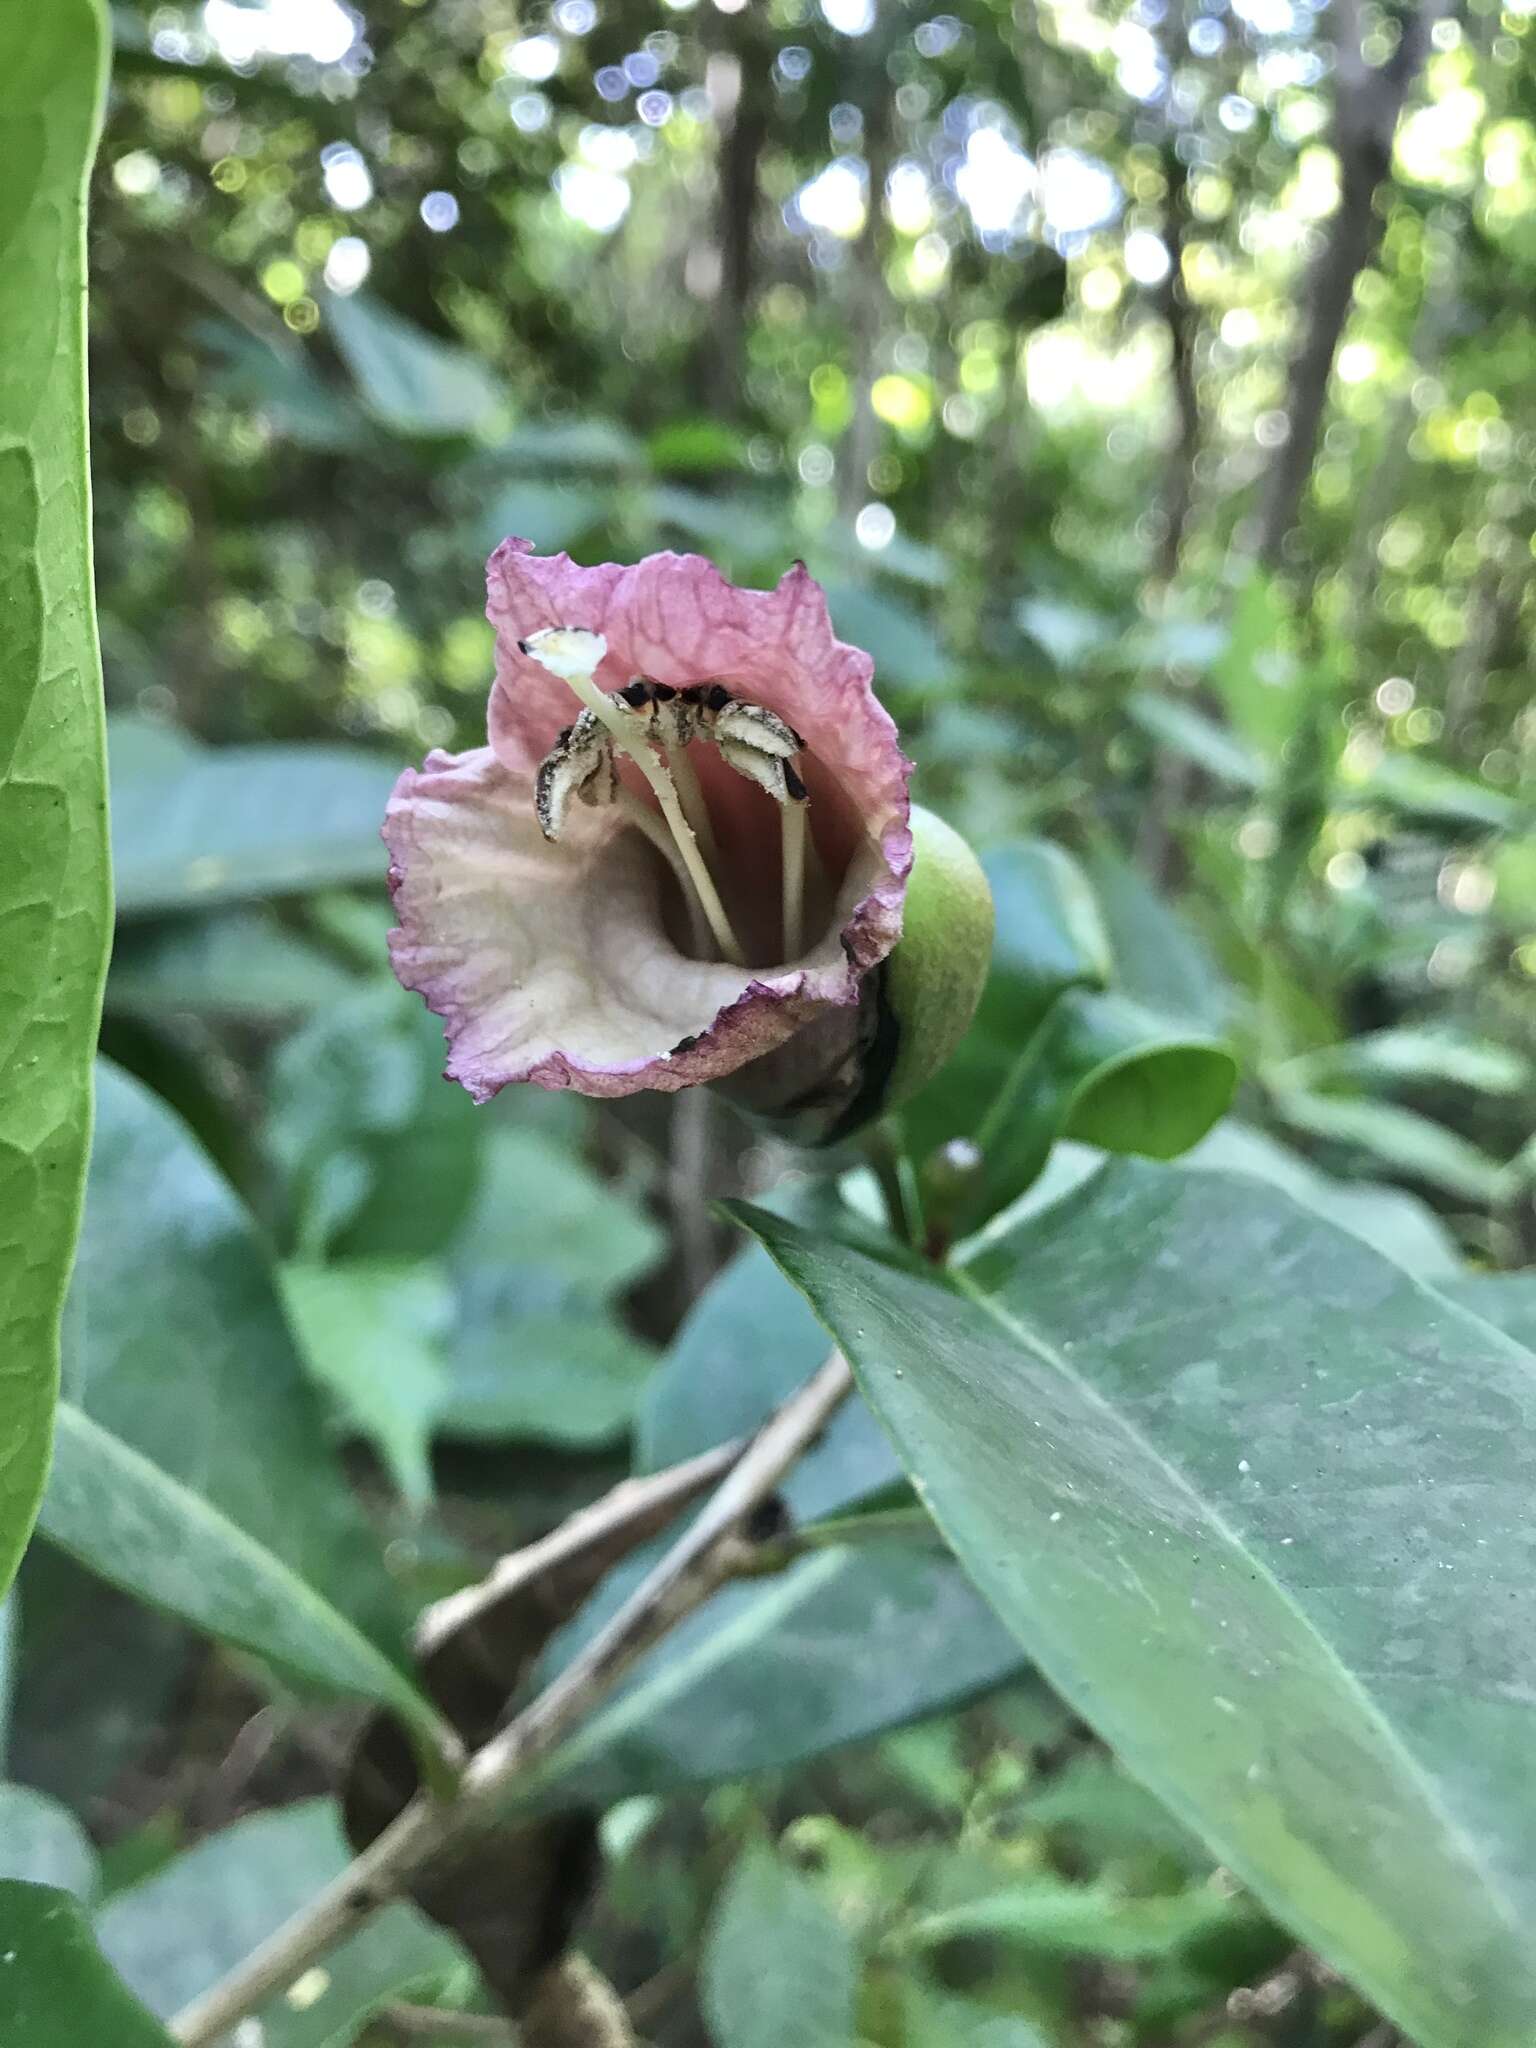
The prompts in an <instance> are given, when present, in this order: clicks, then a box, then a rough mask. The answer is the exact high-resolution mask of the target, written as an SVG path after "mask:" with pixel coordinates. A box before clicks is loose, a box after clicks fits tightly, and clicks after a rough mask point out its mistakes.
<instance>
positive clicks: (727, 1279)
mask: <svg viewBox="0 0 1536 2048" xmlns="http://www.w3.org/2000/svg"><path fill="white" fill-rule="evenodd" d="M826 1355H827V1333H826V1331H825V1330H824V1329H823V1328H822V1326H821V1324H820V1323H819V1322H818V1321H817V1320H816V1317H815V1316H814V1315H813V1314H812V1312H811V1310H810V1309H809V1307H807V1305H806V1303H805V1301H804V1300H803V1298H802V1297H801V1296H800V1295H798V1294H797V1293H796V1292H795V1290H794V1289H793V1288H792V1287H791V1286H789V1284H788V1283H787V1282H786V1280H785V1278H784V1276H783V1274H782V1273H781V1272H780V1271H779V1270H778V1268H777V1267H776V1266H775V1265H774V1263H773V1261H772V1259H770V1258H769V1256H768V1254H767V1253H766V1252H765V1251H763V1250H761V1249H760V1248H759V1247H758V1246H756V1245H753V1246H750V1247H749V1248H748V1249H747V1250H746V1251H744V1252H742V1253H741V1254H740V1256H739V1257H737V1258H734V1259H732V1261H731V1263H730V1264H729V1265H728V1266H727V1267H725V1269H724V1270H723V1271H722V1272H721V1273H719V1274H717V1275H716V1277H715V1279H714V1280H713V1281H712V1282H711V1283H710V1285H709V1286H708V1287H707V1288H706V1289H705V1291H704V1293H703V1294H702V1295H700V1297H699V1299H698V1301H697V1302H695V1304H694V1306H693V1307H692V1309H690V1311H689V1312H688V1314H687V1316H686V1317H685V1318H684V1320H683V1325H682V1328H681V1329H680V1330H679V1331H678V1333H677V1335H676V1337H675V1338H674V1339H673V1340H672V1344H671V1346H670V1347H669V1349H668V1351H667V1353H666V1356H665V1357H664V1359H663V1360H662V1363H661V1365H660V1366H659V1367H658V1368H657V1370H656V1372H655V1374H654V1375H653V1377H652V1378H651V1380H650V1382H649V1384H648V1385H647V1387H646V1390H645V1395H644V1398H643V1399H642V1401H641V1404H640V1409H639V1413H638V1415H637V1417H636V1439H637V1441H636V1458H637V1462H638V1464H639V1466H640V1468H641V1469H642V1470H644V1471H659V1470H660V1469H661V1468H662V1467H663V1466H665V1465H673V1464H676V1463H678V1462H679V1461H680V1460H681V1459H683V1458H691V1457H694V1456H695V1455H696V1454H697V1453H698V1452H700V1451H706V1450H708V1449H709V1447H710V1446H711V1445H712V1444H720V1443H726V1442H728V1441H729V1440H730V1439H731V1438H732V1437H736V1436H744V1435H745V1434H746V1433H747V1432H748V1431H749V1430H752V1429H755V1428H756V1427H757V1425H758V1424H759V1423H760V1422H761V1421H762V1420H763V1418H764V1417H765V1416H766V1415H767V1414H768V1413H769V1412H770V1411H771V1410H772V1409H773V1408H775V1407H776V1406H777V1405H778V1403H779V1402H780V1401H782V1400H784V1399H785V1398H786V1397H787V1396H788V1395H789V1394H791V1393H793V1391H794V1389H795V1388H796V1387H797V1386H799V1384H800V1383H801V1381H802V1380H806V1379H809V1377H810V1376H811V1374H812V1373H813V1372H814V1371H815V1370H816V1368H817V1366H818V1365H820V1364H821V1361H822V1360H823V1359H824V1358H825V1357H826ZM900 1477H901V1466H900V1464H899V1463H898V1461H897V1459H896V1455H895V1453H894V1452H893V1451H892V1449H891V1446H890V1441H889V1439H888V1438H887V1437H886V1435H885V1432H884V1431H883V1430H882V1429H881V1428H880V1426H879V1424H878V1423H877V1422H876V1421H875V1419H874V1417H873V1416H872V1415H871V1414H870V1412H869V1409H868V1407H867V1406H866V1405H865V1403H864V1402H863V1400H861V1399H858V1398H854V1399H851V1400H848V1401H845V1402H844V1404H843V1406H842V1407H841V1408H840V1409H839V1410H838V1412H837V1414H836V1415H834V1416H833V1418H832V1420H831V1422H830V1423H829V1424H828V1425H827V1427H826V1429H825V1430H823V1432H822V1434H821V1436H820V1437H819V1438H818V1440H817V1441H816V1442H815V1443H814V1444H813V1445H812V1446H811V1448H810V1449H809V1450H808V1451H807V1452H806V1454H805V1456H804V1457H803V1458H801V1460H800V1461H799V1463H798V1464H797V1465H796V1466H795V1467H794V1469H793V1470H792V1471H791V1472H790V1473H789V1475H788V1477H787V1478H786V1479H785V1481H784V1484H783V1486H782V1488H781V1489H780V1490H781V1493H782V1495H783V1498H784V1501H785V1503H786V1505H787V1506H788V1507H789V1508H790V1509H791V1510H792V1511H793V1513H794V1514H795V1515H796V1517H797V1518H798V1519H799V1520H801V1521H809V1520H811V1519H812V1518H814V1517H815V1516H818V1515H829V1514H834V1513H836V1512H837V1510H838V1509H840V1508H846V1507H850V1506H852V1505H853V1504H854V1503H855V1502H856V1501H859V1500H863V1499H867V1498H868V1497H869V1495H871V1494H875V1493H880V1492H882V1491H884V1489H885V1488H887V1487H889V1486H891V1485H893V1484H895V1483H896V1482H897V1481H898V1480H899V1479H900Z"/></svg>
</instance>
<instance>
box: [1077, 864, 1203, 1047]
mask: <svg viewBox="0 0 1536 2048" xmlns="http://www.w3.org/2000/svg"><path fill="white" fill-rule="evenodd" d="M1079 858H1080V859H1081V861H1082V865H1083V870H1084V872H1085V873H1086V875H1087V876H1088V880H1089V882H1090V884H1091V885H1092V888H1093V893H1094V898H1095V900H1096V902H1097V903H1098V906H1099V915H1100V916H1101V917H1102V919H1103V920H1104V926H1105V929H1106V930H1107V931H1108V933H1109V944H1110V952H1111V955H1112V957H1113V959H1114V963H1115V973H1114V986H1115V987H1116V988H1117V989H1119V990H1120V991H1121V992H1122V993H1123V994H1125V995H1127V996H1129V997H1130V998H1131V999H1132V1000H1133V1001H1134V1002H1138V1003H1142V1004H1144V1005H1145V1006H1146V1008H1147V1009H1149V1010H1153V1011H1155V1012H1156V1013H1157V1014H1158V1015H1159V1016H1161V1017H1169V1018H1174V1019H1177V1020H1178V1021H1179V1022H1180V1023H1184V1024H1193V1025H1198V1026H1200V1028H1201V1029H1202V1030H1204V1031H1207V1032H1212V1033H1217V1034H1219V1033H1221V1032H1222V1031H1224V1030H1225V1029H1226V1027H1227V1025H1228V1024H1229V1023H1230V1021H1231V1017H1232V1009H1233V993H1232V988H1231V985H1230V984H1229V983H1228V982H1227V980H1226V978H1225V977H1224V976H1223V974H1222V972H1221V970H1220V968H1219V967H1218V966H1217V965H1216V962H1215V961H1214V960H1213V959H1212V958H1211V955H1210V952H1209V950H1208V949H1207V947H1206V945H1205V942H1204V941H1203V940H1202V939H1201V938H1200V937H1199V935H1198V934H1197V933H1196V932H1195V931H1193V930H1192V929H1191V928H1190V926H1189V925H1188V923H1186V921H1185V920H1184V919H1183V918H1182V917H1180V916H1179V915H1178V913H1177V912H1176V911H1175V910H1174V909H1173V908H1172V906H1171V905H1170V904H1169V903H1167V902H1166V901H1165V900H1164V898H1163V897H1162V896H1160V895H1159V894H1158V892H1157V891H1156V889H1154V888H1153V886H1152V884H1151V883H1150V882H1149V881H1148V880H1147V878H1146V876H1145V875H1143V874H1142V873H1141V871H1140V869H1139V868H1137V867H1135V866H1134V865H1133V864H1132V863H1131V862H1130V861H1128V860H1127V859H1126V857H1125V855H1124V854H1123V853H1121V852H1120V851H1119V849H1118V848H1117V847H1116V846H1114V845H1113V844H1112V843H1111V842H1110V841H1109V840H1108V839H1103V838H1098V839H1095V840H1094V841H1093V843H1092V844H1091V845H1089V846H1088V847H1087V848H1086V849H1085V850H1084V851H1083V853H1082V854H1081V855H1080V856H1079Z"/></svg>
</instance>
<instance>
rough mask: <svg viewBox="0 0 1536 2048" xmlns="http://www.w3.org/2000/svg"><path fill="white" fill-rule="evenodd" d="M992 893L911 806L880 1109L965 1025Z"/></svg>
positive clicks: (888, 980) (985, 952)
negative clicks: (890, 1042)
mask: <svg viewBox="0 0 1536 2048" xmlns="http://www.w3.org/2000/svg"><path fill="white" fill-rule="evenodd" d="M992 928H993V914H992V891H991V889H990V887H989V886H988V883H987V878H986V876H985V875H984V874H983V873H982V871H981V863H980V862H979V861H978V860H977V858H976V856H975V854H974V853H972V851H971V849H970V847H969V846H968V845H967V844H966V842H965V841H964V840H963V839H962V838H961V837H960V834H959V833H958V832H957V831H955V829H954V827H953V826H951V825H946V824H945V822H944V820H943V819H942V818H936V817H935V816H934V814H933V812H932V811H925V810H924V809H923V808H922V806H921V805H919V804H914V805H913V806H912V873H911V877H910V879H909V880H908V882H907V902H906V911H905V914H904V916H903V919H902V927H901V937H900V939H899V940H898V941H897V943H896V946H895V949H894V950H893V952H892V953H891V956H890V958H889V959H888V960H887V961H886V963H885V970H884V978H883V983H882V987H881V992H880V993H881V1003H882V1006H883V1007H884V1009H885V1011H886V1013H887V1019H888V1022H889V1024H890V1025H891V1027H892V1029H893V1034H894V1058H893V1059H892V1061H891V1065H890V1067H889V1070H888V1072H887V1074H886V1077H885V1083H884V1086H883V1088H882V1090H881V1100H880V1104H879V1110H880V1113H881V1114H883V1113H884V1112H885V1111H887V1110H891V1109H897V1108H899V1107H900V1105H901V1104H902V1103H903V1102H907V1101H909V1100H910V1099H911V1097H912V1096H914V1095H915V1094H916V1093H917V1091H918V1089H919V1088H921V1087H922V1086H923V1084H924V1082H926V1081H931V1080H932V1078H933V1076H934V1075H935V1074H936V1073H937V1072H938V1071H939V1069H940V1067H942V1066H943V1065H944V1064H945V1062H946V1061H947V1060H948V1058H949V1056H950V1054H951V1053H952V1052H953V1051H954V1049H955V1047H956V1046H957V1045H958V1044H959V1043H960V1041H961V1039H962V1038H963V1037H964V1036H965V1034H966V1032H967V1031H968V1030H969V1028H970V1023H971V1019H972V1018H973V1017H974V1016H975V1014H976V1005H977V1004H978V1003H979V1002H980V1001H981V991H982V988H983V986H984V985H985V983H986V979H987V970H988V968H989V967H990V965H991V962H992Z"/></svg>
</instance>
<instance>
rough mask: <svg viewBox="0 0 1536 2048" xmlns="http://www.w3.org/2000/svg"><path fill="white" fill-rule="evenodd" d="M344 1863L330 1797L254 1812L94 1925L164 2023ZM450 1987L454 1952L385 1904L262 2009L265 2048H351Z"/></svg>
mask: <svg viewBox="0 0 1536 2048" xmlns="http://www.w3.org/2000/svg"><path fill="white" fill-rule="evenodd" d="M348 1861H349V1858H348V1854H347V1849H346V1844H345V1842H344V1840H343V1838H342V1833H341V1828H340V1826H339V1825H338V1822H337V1819H336V1812H335V1808H334V1806H333V1805H332V1803H331V1802H330V1801H329V1800H319V1799H316V1800H308V1801H305V1802H303V1803H302V1804H299V1805H295V1806H285V1807H280V1808H278V1809H276V1810H275V1811H271V1812H267V1813H258V1814H253V1815H252V1816H251V1817H250V1818H249V1819H246V1820H240V1821H236V1822H235V1824H234V1825H233V1826H232V1827H228V1828H225V1829H223V1830H222V1831H221V1832H220V1833H219V1834H216V1835H210V1836H209V1838H208V1839H207V1840H206V1841H204V1842H199V1843H198V1845H197V1847H196V1848H195V1849H191V1850H189V1851H188V1852H187V1854H186V1855H184V1856H178V1857H177V1858H176V1859H175V1861H174V1862H172V1863H169V1864H167V1865H166V1866H165V1867H164V1868H163V1869H161V1870H158V1871H156V1872H155V1873H154V1875H153V1876H151V1877H147V1878H145V1879H143V1880H142V1882H140V1883H139V1884H136V1885H133V1886H131V1887H130V1888H129V1889H128V1890H126V1891H122V1892H119V1893H118V1894H116V1896H115V1897H113V1898H112V1899H110V1900H109V1901H108V1903H107V1904H106V1905H105V1906H104V1907H103V1908H102V1910H101V1912H100V1914H99V1915H98V1916H97V1930H98V1934H99V1936H100V1940H101V1946H102V1950H103V1952H104V1953H105V1954H106V1955H107V1956H109V1957H110V1958H111V1960H112V1961H113V1962H114V1963H115V1964H116V1966H117V1968H118V1969H119V1970H120V1971H121V1972H122V1974H123V1976H124V1978H125V1979H126V1981H127V1982H128V1983H129V1984H130V1985H131V1986H132V1987H133V1989H134V1990H135V1991H136V1992H137V1993H138V1995H139V1996H140V1997H141V1998H142V1999H143V2000H144V2002H145V2004H146V2005H148V2006H149V2007H150V2008H151V2010H152V2011H154V2012H157V2013H160V2014H162V2015H164V2016H166V2017H169V2016H170V2015H171V2014H172V2013H174V2012H176V2011H177V2010H178V2009H179V2008H180V2007H182V2006H183V2005H186V2004H187V2003H188V2002H189V2001H190V2000H191V1999H193V1998H195V1997H196V1996H197V1995H198V1994H199V1993H200V1992H202V1991H206V1990H207V1989H208V1987H209V1986H210V1985H211V1984H213V1983H215V1982H216V1981H217V1980H218V1979H219V1978H220V1977H221V1976H223V1975H224V1973H225V1972H226V1971H228V1970H230V1969H233V1967H234V1966H235V1964H236V1963H238V1962H240V1961H241V1960H243V1958H244V1957H245V1956H246V1955H248V1954H249V1953H250V1951H251V1950H252V1949H254V1948H255V1947H257V1945H258V1944H259V1943H260V1942H262V1941H264V1940H265V1939H266V1937H267V1936H268V1935H269V1934H271V1933H273V1932H274V1931H275V1930H276V1929H277V1928H278V1927H279V1926H280V1925H281V1924H282V1922H283V1921H284V1920H285V1919H287V1918H288V1917H289V1915H290V1914H292V1913H296V1912H298V1911H299V1909H300V1908H301V1907H302V1906H305V1905H307V1904H308V1903H309V1901H310V1900H311V1899H312V1898H313V1897H314V1895H315V1893H316V1892H318V1891H320V1890H321V1889H323V1887H324V1886H325V1885H327V1884H329V1883H330V1882H331V1880H332V1879H333V1878H335V1877H337V1876H339V1875H340V1873H341V1872H342V1871H343V1870H344V1869H345V1868H346V1865H347V1863H348ZM454 1980H457V1981H458V1982H459V1983H461V1984H463V1985H464V1986H465V1987H466V1988H467V1987H468V1986H469V1985H470V1984H472V1983H473V1977H472V1974H471V1971H470V1965H469V1964H468V1962H467V1961H466V1960H465V1958H464V1956H463V1953H462V1951H461V1950H460V1949H459V1948H458V1946H457V1944H456V1943H455V1942H453V1941H452V1940H450V1938H449V1937H448V1936H447V1935H446V1934H443V1933H441V1932H440V1931H439V1930H438V1929H437V1928H435V1927H433V1926H431V1925H430V1924H429V1923H428V1922H427V1921H426V1920H424V1919H423V1918H422V1917H421V1915H420V1914H419V1913H418V1912H416V1910H415V1908H414V1907H412V1906H408V1905H404V1904H396V1905H392V1906H387V1907H386V1908H385V1909H384V1911H383V1912H382V1913H380V1914H379V1915H378V1917H377V1918H376V1919H374V1920H372V1921H371V1922H370V1923H369V1925H368V1926H367V1927H366V1928H365V1929H364V1930H363V1931H362V1932H361V1933H360V1934H355V1935H353V1936H352V1938H351V1939H350V1940H349V1941H345V1942H343V1943H342V1944H341V1945H340V1946H339V1947H337V1948H334V1949H332V1950H331V1951H330V1952H329V1954H328V1955H327V1956H326V1957H325V1960H324V1962H323V1963H322V1964H321V1965H319V1967H318V1969H317V1971H316V1972H314V1973H312V1974H309V1975H307V1977H306V1978H301V1979H300V1982H299V1986H298V1987H296V1988H297V1989H298V1990H299V1991H300V1993H301V1995H299V1996H290V1995H288V1993H289V1987H288V1986H286V1985H285V1986H284V1987H283V1989H282V1991H281V1992H279V1993H278V1994H277V1995H276V1996H274V1997H273V1998H271V1999H270V2000H269V2001H268V2002H267V2004H266V2005H264V2006H263V2007H262V2008H261V2009H260V2011H259V2013H258V2014H257V2015H256V2017H257V2019H258V2020H259V2022H260V2025H261V2029H262V2035H261V2038H262V2042H263V2044H264V2048H350V2044H351V2043H352V2042H353V2041H354V2040H355V2038H356V2036H357V2034H358V2032H359V2030H360V2028H361V2027H362V2025H363V2022H364V2021H365V2020H366V2019H367V2018H368V2016H369V2015H370V2014H371V2013H373V2012H376V2011H377V2010H378V2008H379V2007H380V2006H381V2005H383V2004H385V2003H387V2002H388V2001H389V2000H391V1999H394V1998H403V1997H405V1996H407V1994H410V1993H415V1994H416V1995H418V1996H423V1995H426V1994H428V1993H430V1992H432V1991H434V1990H436V1989H437V1988H438V1987H439V1986H440V1985H442V1984H444V1983H447V1982H450V1981H454ZM109 2043H110V2048H117V2043H116V2041H115V2040H112V2039H111V2038H110V2037H108V2036H102V2037H101V2041H100V2048H109ZM7 2048H9V2044H7ZM61 2048H62V2044H61ZM71 2048H83V2043H82V2044H71ZM93 2048H94V2043H93ZM125 2048H126V2044H125Z"/></svg>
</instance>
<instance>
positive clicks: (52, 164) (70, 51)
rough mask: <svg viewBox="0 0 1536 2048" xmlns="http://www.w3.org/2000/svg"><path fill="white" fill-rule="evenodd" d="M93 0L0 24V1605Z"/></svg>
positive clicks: (10, 14) (77, 602)
mask: <svg viewBox="0 0 1536 2048" xmlns="http://www.w3.org/2000/svg"><path fill="white" fill-rule="evenodd" d="M105 68H106V30H105V25H104V22H103V19H102V15H101V11H100V8H99V7H98V6H97V5H95V4H93V0H57V5H51V6H48V7H41V8H38V7H19V8H18V7H10V8H6V9H5V10H4V11H3V13H0V265H3V274H4V278H5V284H4V289H3V291H0V621H3V625H0V647H3V655H0V659H3V669H0V934H3V942H0V1361H3V1364H0V1370H3V1373H4V1383H5V1455H4V1457H3V1459H0V1592H3V1591H4V1588H5V1587H6V1586H7V1585H8V1584H9V1582H10V1579H11V1575H12V1574H13V1572H14V1571H15V1569H16V1563H17V1560H18V1558H19V1557H20V1555H21V1551H22V1546H23V1545H24V1544H25V1542H26V1540H27V1532H28V1531H29V1529H30V1528H31V1526H32V1518H33V1516H34V1515H35V1513H36V1511H37V1502H38V1496H39V1494H40V1492H41V1490H42V1484H43V1475H44V1472H45V1471H46V1469H47V1464H48V1425H49V1416H50V1414H51V1412H52V1407H53V1400H54V1395H55V1392H56V1389H57V1384H58V1325H59V1309H60V1304H61V1303H62V1301H63V1298H64V1288H65V1283H66V1281H67V1279H68V1276H69V1262H70V1257H71V1254H72V1252H73V1250H74V1244H75V1235H76V1231H77V1229H78V1227H79V1219H80V1192H81V1187H82V1184H83V1180H84V1174H85V1159H86V1149H87V1145H88V1143H89V1135H90V1115H91V1094H90V1091H91V1058H92V1055H93V1053H94V1050H95V1041H96V1024H97V1018H98V1014H99V1012H100V1007H101V979H102V973H103V970H104V968H105V964H106V948H107V936H108V931H109V928H110V921H111V909H110V886H111V885H110V879H109V872H108V863H107V844H106V823H105V818H104V815H103V809H104V787H103V784H104V773H103V764H102V727H101V666H100V660H99V656H98V653H97V646H96V627H95V612H94V606H93V599H92V589H91V539H90V487H89V481H88V478H87V473H86V445H85V238H84V208H85V180H86V173H87V170H88V167H89V164H90V159H91V155H92V152H93V150H94V148H95V140H96V130H97V124H98V121H99V119H100V113H101V103H102V97H103V92H104V87H105Z"/></svg>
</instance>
